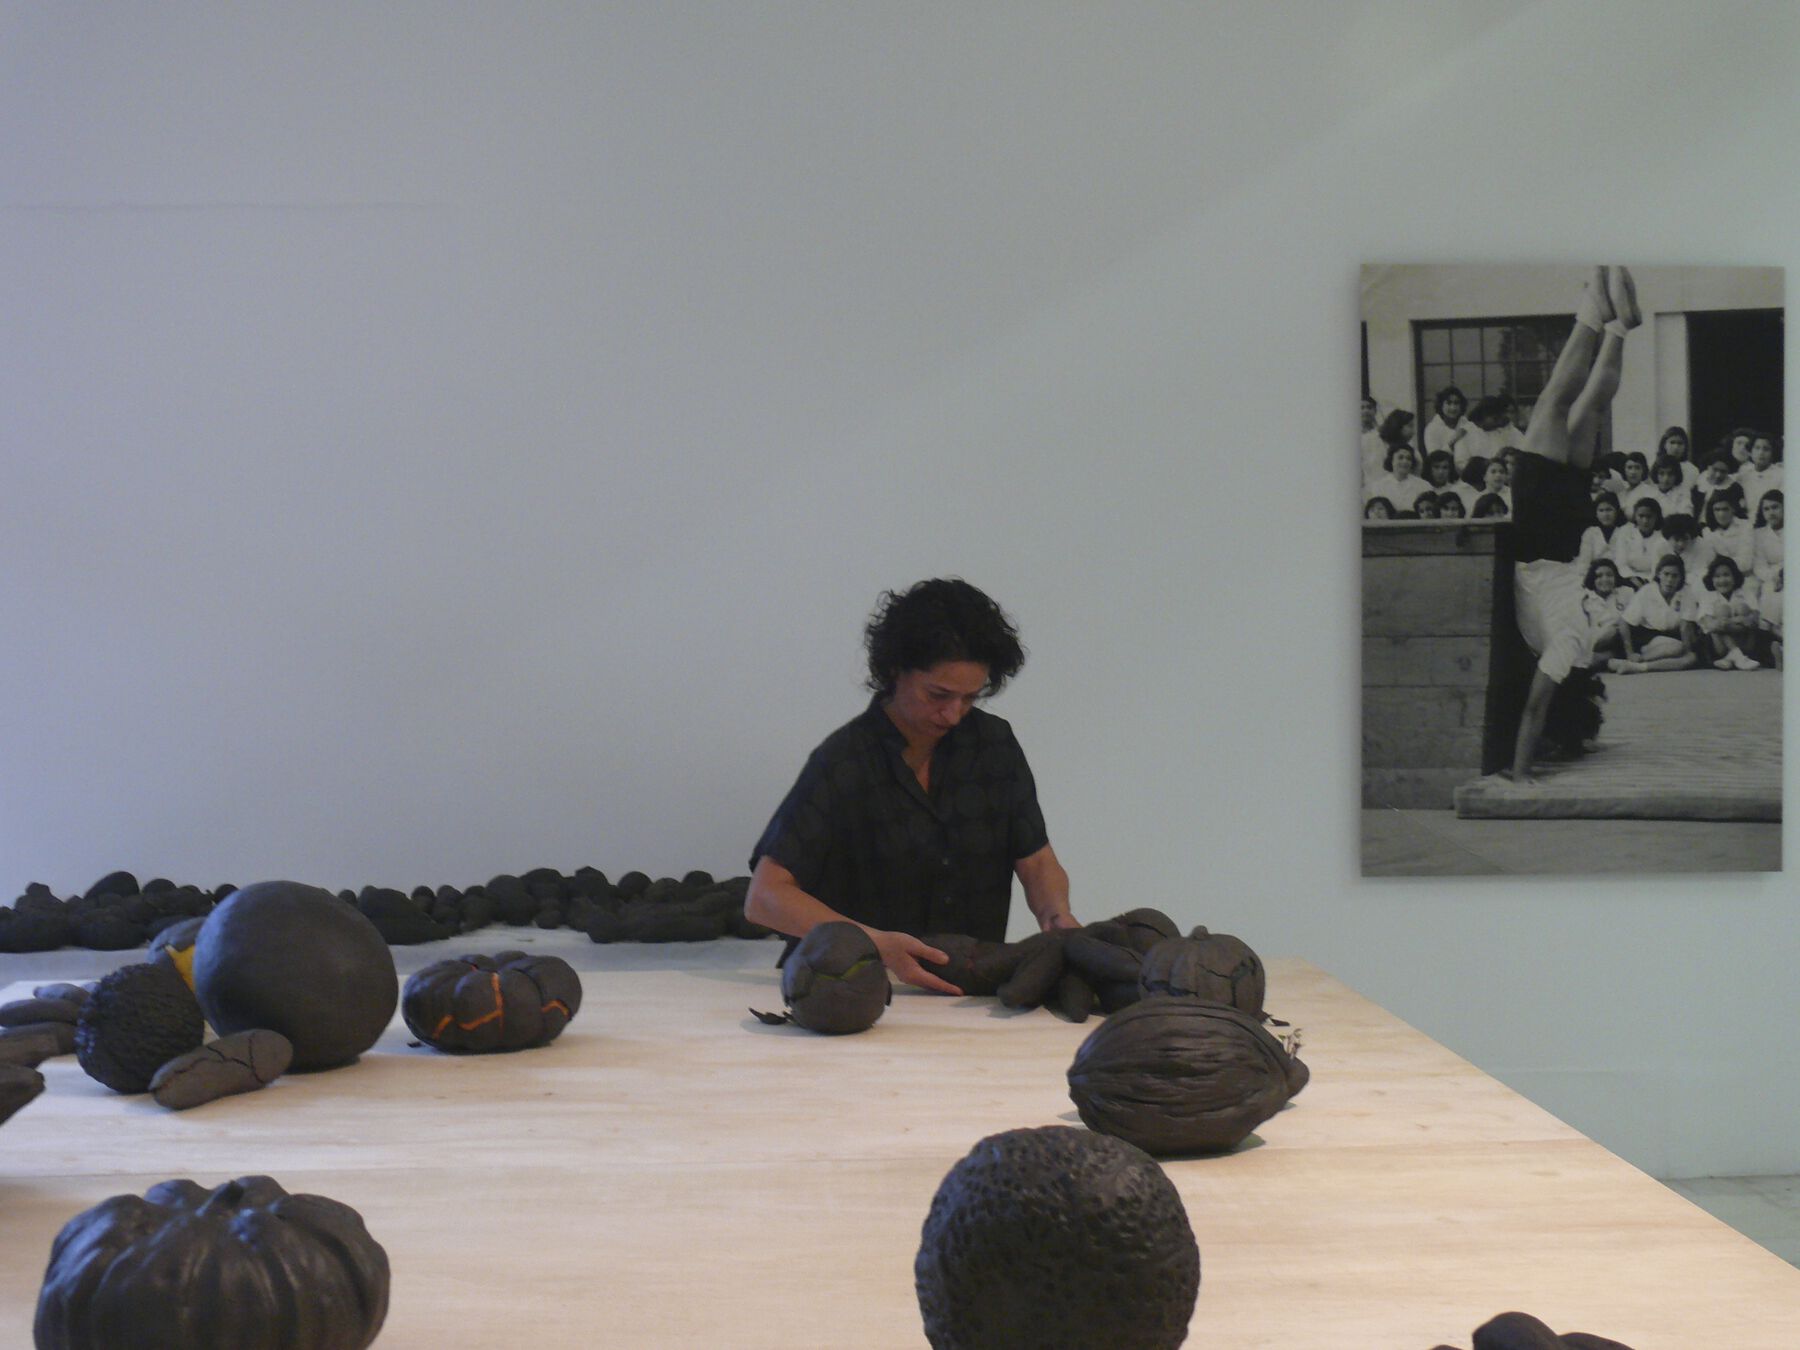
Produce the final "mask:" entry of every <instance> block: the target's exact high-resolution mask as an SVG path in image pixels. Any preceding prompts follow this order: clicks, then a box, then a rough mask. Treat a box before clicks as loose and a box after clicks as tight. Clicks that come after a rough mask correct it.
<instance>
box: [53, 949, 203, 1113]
mask: <svg viewBox="0 0 1800 1350" xmlns="http://www.w3.org/2000/svg"><path fill="white" fill-rule="evenodd" d="M205 1039H206V1024H205V1023H204V1022H203V1021H202V1020H201V1018H200V1005H199V1004H198V1003H197V1002H195V1001H194V991H193V990H191V989H189V988H188V987H187V985H186V984H184V983H183V982H182V979H181V976H180V975H178V974H176V973H175V968H174V967H173V966H171V965H169V964H167V963H166V962H162V961H147V962H143V963H141V964H139V965H133V966H121V967H120V968H119V969H117V970H115V971H113V972H112V974H110V975H108V976H107V977H106V978H105V979H103V980H101V981H100V983H99V984H97V985H96V986H94V992H93V995H92V996H91V997H90V998H89V999H88V1000H87V1002H86V1003H84V1004H82V1005H81V1014H80V1016H79V1018H78V1019H77V1020H76V1023H75V1057H76V1058H77V1059H78V1060H79V1061H80V1062H81V1067H82V1068H83V1069H85V1070H86V1071H87V1073H88V1076H89V1077H91V1078H95V1079H98V1080H99V1081H100V1082H102V1083H104V1084H106V1086H107V1087H109V1088H111V1089H112V1090H113V1091H114V1092H148V1091H149V1090H150V1080H151V1079H152V1078H154V1077H155V1076H156V1071H157V1070H158V1069H160V1068H161V1067H162V1066H163V1065H164V1064H165V1063H167V1062H168V1061H169V1060H171V1059H174V1058H175V1057H176V1056H177V1055H185V1054H186V1053H187V1052H188V1051H190V1050H197V1049H199V1048H200V1043H201V1042H202V1041H203V1040H205Z"/></svg>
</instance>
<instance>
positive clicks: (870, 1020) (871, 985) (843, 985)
mask: <svg viewBox="0 0 1800 1350" xmlns="http://www.w3.org/2000/svg"><path fill="white" fill-rule="evenodd" d="M781 996H782V998H783V999H785V1000H786V1001H787V1005H788V1010H787V1012H786V1013H785V1014H783V1013H761V1012H757V1011H756V1009H754V1008H752V1009H751V1010H750V1011H751V1012H752V1013H753V1014H754V1015H755V1016H756V1017H757V1018H758V1019H759V1020H761V1021H763V1022H767V1023H769V1024H770V1025H771V1026H773V1025H777V1024H779V1023H782V1022H792V1023H793V1024H794V1025H795V1026H799V1027H805V1028H806V1029H807V1030H808V1031H818V1032H823V1033H824V1034H826V1035H828V1036H846V1035H852V1034H854V1033H855V1032H858V1031H867V1030H868V1029H869V1028H870V1027H872V1026H874V1025H875V1023H876V1022H878V1021H880V1020H881V1014H882V1013H884V1012H886V1011H887V1006H888V1004H889V1003H891V1002H892V1001H893V998H894V987H893V985H891V984H889V983H888V975H887V967H886V966H884V965H883V964H882V963H881V952H880V951H879V950H877V948H876V946H875V939H874V938H872V937H870V936H869V935H868V934H867V933H865V932H863V930H862V929H860V928H858V927H857V926H856V925H855V924H853V923H849V922H846V921H843V920H835V921H833V922H831V923H822V924H818V925H816V926H815V927H814V928H813V929H812V931H810V932H809V933H807V935H806V936H805V937H803V938H802V939H800V945H799V946H797V947H795V948H794V950H793V951H791V952H789V953H788V956H787V960H786V961H784V962H783V963H782V966H781Z"/></svg>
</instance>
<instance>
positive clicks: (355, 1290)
mask: <svg viewBox="0 0 1800 1350" xmlns="http://www.w3.org/2000/svg"><path fill="white" fill-rule="evenodd" d="M387 1308H388V1259H387V1253H386V1252H385V1251H383V1250H382V1248H381V1245H380V1244H379V1243H378V1242H376V1241H375V1239H374V1238H372V1237H370V1236H369V1233H368V1230H367V1229H366V1228H365V1227H364V1226H363V1221H362V1217H361V1216H360V1215H359V1214H357V1212H356V1211H355V1210H353V1209H351V1208H350V1207H349V1206H348V1205H344V1204H340V1203H339V1202H338V1201H336V1200H329V1199H326V1198H325V1197H324V1196H320V1195H289V1194H288V1193H287V1192H286V1191H284V1190H283V1189H282V1188H281V1187H280V1186H279V1185H277V1184H276V1183H275V1182H274V1181H273V1180H272V1179H270V1178H269V1177H240V1178H239V1179H238V1180H236V1181H229V1182H226V1183H225V1184H224V1185H222V1186H219V1187H216V1188H215V1189H213V1190H211V1191H208V1190H206V1189H205V1188H203V1187H201V1186H198V1185H196V1184H195V1183H194V1182H192V1181H185V1180H184V1181H165V1182H163V1183H161V1184H160V1185H156V1186H152V1187H151V1188H150V1189H149V1190H148V1191H146V1192H145V1193H144V1195H143V1198H141V1199H140V1198H139V1197H137V1196H135V1195H115V1196H113V1197H112V1198H111V1199H109V1200H103V1201H102V1202H101V1203H100V1204H98V1205H96V1206H94V1208H92V1209H90V1210H87V1211H86V1212H85V1213H82V1214H78V1215H76V1216H75V1217H74V1218H73V1219H71V1220H70V1221H69V1222H68V1223H67V1224H65V1225H64V1226H63V1230H62V1231H61V1232H60V1233H58V1234H57V1236H56V1241H55V1242H54V1244H52V1246H51V1249H50V1266H49V1269H48V1270H47V1271H46V1272H45V1275H44V1284H43V1288H42V1289H41V1290H40V1291H39V1294H38V1305H37V1320H36V1322H35V1324H34V1328H33V1329H34V1332H35V1335H36V1343H37V1346H38V1347H39V1350H118V1347H120V1346H127V1345H140V1346H181V1347H182V1348H183V1350H362V1348H363V1347H365V1346H367V1345H368V1344H369V1343H370V1342H371V1341H373V1340H374V1339H375V1336H376V1333H377V1332H379V1331H380V1330H381V1324H382V1321H383V1320H384V1319H385V1318H386V1317H387Z"/></svg>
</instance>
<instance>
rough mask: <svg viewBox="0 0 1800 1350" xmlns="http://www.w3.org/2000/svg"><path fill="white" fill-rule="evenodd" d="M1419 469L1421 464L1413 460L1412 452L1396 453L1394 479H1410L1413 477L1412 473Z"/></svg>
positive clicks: (1401, 451)
mask: <svg viewBox="0 0 1800 1350" xmlns="http://www.w3.org/2000/svg"><path fill="white" fill-rule="evenodd" d="M1418 467H1419V462H1418V461H1417V460H1416V459H1414V458H1413V452H1412V451H1410V450H1396V451H1394V477H1396V478H1410V477H1412V471H1413V470H1414V469H1416V468H1418Z"/></svg>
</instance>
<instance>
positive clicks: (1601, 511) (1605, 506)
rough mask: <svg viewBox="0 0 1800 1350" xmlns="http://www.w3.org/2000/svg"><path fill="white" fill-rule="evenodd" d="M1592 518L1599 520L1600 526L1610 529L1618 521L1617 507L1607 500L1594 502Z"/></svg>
mask: <svg viewBox="0 0 1800 1350" xmlns="http://www.w3.org/2000/svg"><path fill="white" fill-rule="evenodd" d="M1594 519H1595V520H1597V521H1599V522H1600V528H1601V529H1603V530H1610V529H1612V527H1613V526H1615V525H1617V524H1618V523H1619V508H1618V507H1616V506H1614V505H1613V504H1612V503H1611V502H1609V501H1602V502H1595V503H1594Z"/></svg>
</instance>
